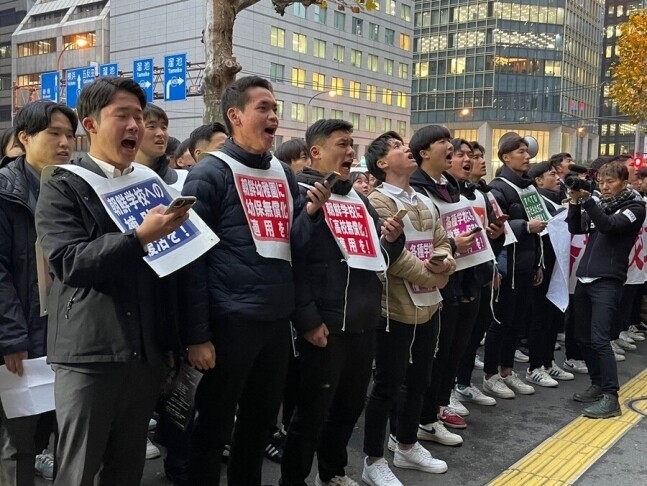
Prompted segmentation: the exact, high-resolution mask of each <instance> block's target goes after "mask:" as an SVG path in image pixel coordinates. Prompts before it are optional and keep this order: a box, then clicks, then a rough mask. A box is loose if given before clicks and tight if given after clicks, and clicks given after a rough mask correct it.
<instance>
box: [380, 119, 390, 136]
mask: <svg viewBox="0 0 647 486" xmlns="http://www.w3.org/2000/svg"><path fill="white" fill-rule="evenodd" d="M390 131H391V119H390V118H382V133H384V132H390Z"/></svg>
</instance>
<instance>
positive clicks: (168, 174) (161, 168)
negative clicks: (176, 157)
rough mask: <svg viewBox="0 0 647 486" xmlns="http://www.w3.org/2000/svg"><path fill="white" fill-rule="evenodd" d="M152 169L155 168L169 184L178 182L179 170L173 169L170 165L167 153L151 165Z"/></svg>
mask: <svg viewBox="0 0 647 486" xmlns="http://www.w3.org/2000/svg"><path fill="white" fill-rule="evenodd" d="M151 169H152V170H154V171H155V173H156V174H157V175H158V176H160V178H161V179H162V180H163V181H164V182H166V183H167V184H168V185H171V184H175V183H176V182H177V179H178V175H177V172H176V171H175V169H171V168H170V167H169V166H168V158H167V157H166V155H162V156H161V157H159V158H158V159H157V160H156V161H155V163H154V164H153V165H152V166H151Z"/></svg>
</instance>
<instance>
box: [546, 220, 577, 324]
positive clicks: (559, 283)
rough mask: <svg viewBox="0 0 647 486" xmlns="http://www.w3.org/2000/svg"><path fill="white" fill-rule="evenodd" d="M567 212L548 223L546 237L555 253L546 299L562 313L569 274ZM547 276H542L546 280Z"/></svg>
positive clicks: (566, 296)
mask: <svg viewBox="0 0 647 486" xmlns="http://www.w3.org/2000/svg"><path fill="white" fill-rule="evenodd" d="M567 214H568V211H562V212H561V213H559V214H557V215H556V216H555V217H554V218H552V219H551V220H550V221H548V226H547V227H548V236H549V238H550V243H551V244H552V245H553V250H554V251H555V257H556V261H555V267H554V268H553V274H552V275H551V276H550V284H549V286H548V292H547V294H546V298H547V299H548V300H550V301H551V302H552V303H553V304H555V307H557V308H558V309H559V310H561V311H562V312H566V308H567V307H568V278H569V272H570V255H571V234H570V233H569V232H568V224H567V223H566V216H567ZM547 277H548V275H546V276H544V278H547Z"/></svg>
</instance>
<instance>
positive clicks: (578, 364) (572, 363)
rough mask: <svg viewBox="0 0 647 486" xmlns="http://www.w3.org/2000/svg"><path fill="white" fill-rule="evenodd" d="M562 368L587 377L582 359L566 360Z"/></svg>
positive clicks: (586, 369)
mask: <svg viewBox="0 0 647 486" xmlns="http://www.w3.org/2000/svg"><path fill="white" fill-rule="evenodd" d="M564 368H565V369H566V370H568V371H571V372H573V373H580V374H582V375H587V374H588V373H589V369H588V368H587V367H586V363H585V362H584V360H582V359H566V360H564Z"/></svg>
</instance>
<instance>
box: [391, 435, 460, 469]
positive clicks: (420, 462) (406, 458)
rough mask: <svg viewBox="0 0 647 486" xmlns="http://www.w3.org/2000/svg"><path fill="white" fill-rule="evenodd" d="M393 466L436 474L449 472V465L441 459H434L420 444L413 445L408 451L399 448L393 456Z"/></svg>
mask: <svg viewBox="0 0 647 486" xmlns="http://www.w3.org/2000/svg"><path fill="white" fill-rule="evenodd" d="M393 465H394V466H395V467H400V468H403V469H416V470H418V471H424V472H428V473H434V474H442V473H444V472H447V463H446V462H445V461H441V460H440V459H434V458H433V457H432V455H431V453H430V452H429V451H428V450H427V449H425V448H424V447H422V446H421V445H420V443H419V442H416V443H415V444H413V447H412V448H411V449H409V450H406V451H404V450H402V449H400V446H398V448H397V449H396V450H395V454H394V456H393Z"/></svg>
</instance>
